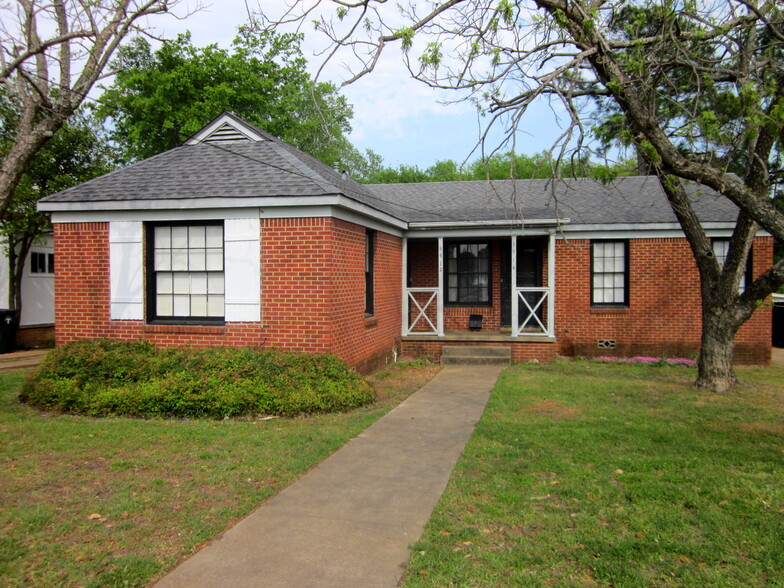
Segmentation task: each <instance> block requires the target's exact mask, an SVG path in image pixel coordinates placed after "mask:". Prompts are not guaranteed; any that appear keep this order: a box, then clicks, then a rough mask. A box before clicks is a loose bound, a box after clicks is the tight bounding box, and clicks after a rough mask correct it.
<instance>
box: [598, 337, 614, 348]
mask: <svg viewBox="0 0 784 588" xmlns="http://www.w3.org/2000/svg"><path fill="white" fill-rule="evenodd" d="M596 346H597V347H598V348H599V349H615V339H599V340H598V341H596Z"/></svg>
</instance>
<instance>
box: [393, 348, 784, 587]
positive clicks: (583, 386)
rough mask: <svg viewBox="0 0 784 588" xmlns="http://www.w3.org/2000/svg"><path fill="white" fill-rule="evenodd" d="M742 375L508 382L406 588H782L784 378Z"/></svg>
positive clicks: (607, 375)
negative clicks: (712, 387)
mask: <svg viewBox="0 0 784 588" xmlns="http://www.w3.org/2000/svg"><path fill="white" fill-rule="evenodd" d="M738 373H739V376H740V377H741V378H742V380H743V381H744V382H745V385H744V386H743V387H741V388H739V389H738V390H737V391H735V392H733V393H730V394H726V395H712V394H709V393H706V392H703V391H700V390H697V389H695V388H694V387H693V386H692V382H693V380H694V377H695V371H694V370H693V369H689V368H683V367H643V366H624V365H609V364H601V363H596V362H587V361H577V362H557V363H555V364H553V365H549V366H545V365H540V366H516V367H513V368H511V369H509V370H507V371H506V372H505V373H504V374H503V375H502V377H501V379H500V380H499V383H498V385H497V386H496V388H495V390H494V392H493V394H492V397H491V399H490V402H489V404H488V407H487V410H486V411H485V414H484V416H483V418H482V420H481V421H480V423H479V424H478V426H477V428H476V432H475V434H474V436H473V438H472V439H471V441H470V442H469V445H468V447H467V448H466V450H465V452H464V454H463V457H462V459H461V460H460V462H459V463H458V465H457V467H456V470H455V472H454V475H453V478H452V480H451V482H450V484H449V487H448V489H447V491H446V493H445V494H444V496H443V497H442V499H441V501H440V503H439V504H438V506H437V507H436V511H435V513H434V515H433V517H432V518H431V520H430V523H429V524H428V526H427V529H426V532H425V535H424V536H423V539H422V540H421V541H419V542H418V543H417V544H416V545H414V548H413V556H412V561H411V564H410V566H409V569H408V571H407V575H406V577H405V586H408V587H412V586H547V585H555V586H583V585H592V584H598V585H602V586H619V587H620V586H623V587H634V586H639V587H648V586H774V585H775V586H782V585H784V467H782V466H784V418H782V417H784V369H782V368H776V367H771V368H759V369H740V370H738Z"/></svg>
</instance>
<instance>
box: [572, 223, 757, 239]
mask: <svg viewBox="0 0 784 588" xmlns="http://www.w3.org/2000/svg"><path fill="white" fill-rule="evenodd" d="M703 228H704V229H705V233H706V234H707V236H708V237H729V236H731V235H732V231H733V229H734V228H735V223H729V222H710V223H704V224H703ZM766 234H767V233H765V232H764V231H760V232H759V233H757V235H758V236H763V235H766ZM557 238H558V239H566V240H568V239H683V238H684V234H683V230H682V229H681V226H680V225H679V224H678V223H648V224H643V223H640V224H624V225H599V224H595V225H570V226H567V227H564V228H563V229H562V230H561V231H559V232H558V233H557Z"/></svg>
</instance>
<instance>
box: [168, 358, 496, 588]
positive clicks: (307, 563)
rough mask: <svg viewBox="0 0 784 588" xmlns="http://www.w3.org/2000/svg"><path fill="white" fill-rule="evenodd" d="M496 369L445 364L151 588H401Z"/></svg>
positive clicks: (477, 416)
mask: <svg viewBox="0 0 784 588" xmlns="http://www.w3.org/2000/svg"><path fill="white" fill-rule="evenodd" d="M501 369H502V368H499V367H478V366H449V367H445V368H444V369H443V370H441V372H439V374H438V375H436V377H435V378H433V380H431V381H430V383H428V384H427V385H425V386H424V387H423V388H422V389H421V390H419V391H418V392H416V393H415V394H414V395H412V396H411V397H410V398H408V399H407V400H406V401H405V402H403V403H402V404H401V405H400V406H398V407H397V408H395V409H394V410H393V411H391V412H390V413H389V414H387V415H386V416H385V417H384V418H382V419H381V420H379V421H377V422H376V423H375V424H374V425H372V426H371V427H369V428H368V429H367V430H365V432H363V433H362V434H360V435H359V436H358V437H357V438H356V439H354V440H352V441H350V442H349V443H347V444H346V445H345V446H344V447H343V448H342V449H340V450H339V451H337V452H336V453H334V454H333V455H332V456H331V457H329V458H328V459H326V460H325V461H323V462H322V463H321V464H319V465H318V466H316V467H315V468H313V469H312V470H311V471H310V472H309V473H307V474H306V475H305V476H303V477H302V478H300V479H299V480H298V481H297V482H295V483H294V484H292V485H291V486H289V487H288V488H286V489H285V490H283V492H281V493H280V494H278V495H277V496H276V497H274V498H273V499H272V500H270V501H269V502H268V503H266V504H264V505H263V506H261V507H260V508H259V509H258V510H256V511H255V512H254V513H252V514H251V515H250V516H249V517H247V518H246V519H244V520H242V521H240V522H239V523H238V524H237V525H236V526H234V527H233V528H231V529H230V530H229V531H227V532H226V533H225V534H224V535H223V536H222V537H221V538H220V539H218V540H216V541H215V542H214V543H212V544H210V545H209V546H208V547H206V548H204V549H203V550H202V551H199V552H198V553H196V554H195V555H194V556H192V557H191V558H190V559H188V560H187V561H185V562H184V563H182V564H181V565H180V566H179V567H178V568H176V569H175V570H174V571H173V572H171V573H170V574H169V575H168V576H165V577H164V578H163V579H162V580H160V582H158V584H156V586H157V587H158V588H171V587H174V586H182V587H184V586H188V587H195V586H216V587H217V586H221V587H222V586H231V587H232V588H235V587H240V586H248V587H250V586H253V587H259V586H264V587H275V586H296V587H306V586H319V587H329V586H334V587H338V586H339V587H341V588H348V587H352V586H357V587H363V588H364V587H374V586H378V587H390V588H391V587H394V586H397V585H398V582H399V581H400V577H401V574H402V572H403V569H404V568H405V565H406V563H407V562H408V559H409V550H408V546H409V545H411V544H412V543H413V542H415V541H416V540H417V539H418V538H419V536H420V535H421V533H422V529H423V528H424V525H425V523H427V521H428V519H429V518H430V514H431V512H432V510H433V507H434V506H435V504H436V502H437V501H438V499H439V497H440V496H441V494H442V493H443V491H444V488H445V487H446V484H447V482H448V481H449V477H450V475H451V472H452V469H453V468H454V465H455V463H456V462H457V459H458V458H459V457H460V454H461V453H462V451H463V448H464V447H465V444H466V442H467V441H468V439H469V437H470V436H471V434H472V433H473V430H474V425H475V424H476V422H477V421H478V420H479V417H480V416H481V415H482V411H483V410H484V406H485V404H486V402H487V399H488V397H489V393H490V390H491V389H492V387H493V385H494V384H495V381H496V379H497V377H498V374H499V373H500V371H501Z"/></svg>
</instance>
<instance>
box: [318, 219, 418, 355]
mask: <svg viewBox="0 0 784 588" xmlns="http://www.w3.org/2000/svg"><path fill="white" fill-rule="evenodd" d="M331 222H332V225H333V235H334V243H333V252H332V255H331V257H330V258H331V260H332V266H331V267H332V272H333V284H332V299H333V301H334V303H333V305H332V307H331V321H332V324H333V333H334V342H333V345H334V352H335V353H336V354H337V355H339V356H340V357H342V358H343V359H344V360H345V361H346V362H347V363H349V364H351V365H355V366H357V367H358V368H359V369H360V371H370V370H371V369H372V368H373V367H376V366H377V365H379V364H381V363H383V362H385V361H388V360H390V359H391V357H392V355H393V354H392V350H393V349H395V348H396V347H397V343H398V341H399V338H400V328H401V327H400V324H401V322H400V306H401V281H402V274H401V272H402V267H401V254H402V247H403V245H402V244H403V241H402V239H400V238H399V237H394V236H392V235H389V234H387V233H382V232H380V231H377V232H376V233H375V244H374V267H373V270H374V272H373V281H374V303H373V310H374V312H373V316H371V317H366V316H365V228H364V227H360V226H357V225H354V224H351V223H347V222H343V221H340V220H332V221H331Z"/></svg>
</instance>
